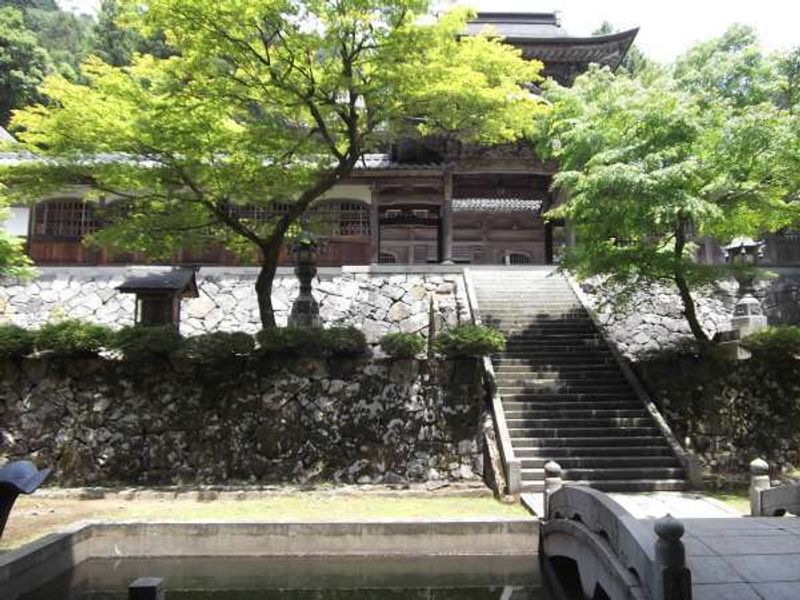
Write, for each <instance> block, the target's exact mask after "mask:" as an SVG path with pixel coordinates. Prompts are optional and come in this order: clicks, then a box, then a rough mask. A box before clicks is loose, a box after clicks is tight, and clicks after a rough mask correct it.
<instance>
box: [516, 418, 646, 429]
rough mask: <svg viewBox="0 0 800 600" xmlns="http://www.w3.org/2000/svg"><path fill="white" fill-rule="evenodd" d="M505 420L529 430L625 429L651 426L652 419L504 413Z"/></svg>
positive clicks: (517, 427) (518, 427)
mask: <svg viewBox="0 0 800 600" xmlns="http://www.w3.org/2000/svg"><path fill="white" fill-rule="evenodd" d="M506 422H507V423H508V427H509V429H520V428H527V429H528V430H529V431H531V432H533V431H539V430H541V429H548V430H551V429H552V430H556V431H558V430H560V429H562V428H572V427H584V428H586V427H588V428H592V429H594V428H599V427H621V428H624V429H625V430H626V431H627V430H628V429H629V428H652V427H653V420H652V419H651V418H650V417H649V416H635V417H588V418H586V417H566V418H563V417H555V418H554V417H547V418H538V417H527V416H512V415H509V414H506ZM570 430H571V429H570Z"/></svg>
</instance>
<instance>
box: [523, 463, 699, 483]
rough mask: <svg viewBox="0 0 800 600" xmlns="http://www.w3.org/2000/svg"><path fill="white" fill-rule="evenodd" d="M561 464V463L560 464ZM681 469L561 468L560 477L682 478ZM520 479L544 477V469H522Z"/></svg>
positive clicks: (587, 478)
mask: <svg viewBox="0 0 800 600" xmlns="http://www.w3.org/2000/svg"><path fill="white" fill-rule="evenodd" d="M562 466H563V465H562ZM684 477H685V473H684V472H683V469H681V468H677V467H652V468H648V467H645V468H640V467H628V468H616V469H614V468H610V469H604V468H598V469H581V468H578V469H563V470H562V473H561V478H562V479H563V480H565V481H608V480H619V479H623V480H624V479H629V480H637V479H639V480H641V479H658V480H664V479H683V478H684ZM522 479H523V481H525V480H530V479H544V469H536V468H534V469H526V468H523V469H522Z"/></svg>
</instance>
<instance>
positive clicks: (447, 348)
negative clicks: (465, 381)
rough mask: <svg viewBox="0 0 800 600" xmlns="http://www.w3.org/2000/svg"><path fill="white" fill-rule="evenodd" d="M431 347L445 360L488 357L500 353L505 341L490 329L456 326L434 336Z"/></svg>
mask: <svg viewBox="0 0 800 600" xmlns="http://www.w3.org/2000/svg"><path fill="white" fill-rule="evenodd" d="M433 347H434V350H436V352H438V353H439V354H442V355H444V356H446V357H447V358H467V357H477V356H488V355H489V354H495V353H497V352H502V351H503V350H504V349H505V347H506V339H505V337H504V336H503V334H502V333H500V332H499V331H497V330H496V329H492V328H491V327H485V326H483V325H456V326H455V327H451V328H450V329H446V330H445V331H443V332H442V333H440V334H439V335H438V336H436V339H435V340H434V342H433Z"/></svg>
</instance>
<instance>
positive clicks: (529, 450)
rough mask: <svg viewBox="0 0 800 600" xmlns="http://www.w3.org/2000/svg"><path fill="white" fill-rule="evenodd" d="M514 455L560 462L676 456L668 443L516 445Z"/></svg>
mask: <svg viewBox="0 0 800 600" xmlns="http://www.w3.org/2000/svg"><path fill="white" fill-rule="evenodd" d="M514 455H515V456H516V457H517V458H522V459H526V458H546V459H548V460H555V461H556V462H560V461H561V459H566V458H571V457H578V458H582V457H586V456H591V457H608V458H625V457H632V456H634V455H635V456H636V457H639V458H641V457H645V456H660V457H668V458H670V459H673V458H675V455H674V454H672V449H671V448H670V447H669V446H668V445H667V444H666V443H664V444H662V445H661V446H591V447H580V446H578V447H574V448H566V447H564V448H554V447H538V446H520V447H517V446H515V447H514Z"/></svg>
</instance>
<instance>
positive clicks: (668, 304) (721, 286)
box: [581, 269, 800, 361]
mask: <svg viewBox="0 0 800 600" xmlns="http://www.w3.org/2000/svg"><path fill="white" fill-rule="evenodd" d="M773 271H774V274H775V277H774V278H772V279H769V280H764V281H762V282H761V283H759V284H758V286H757V291H756V295H757V297H758V298H759V299H760V300H761V301H762V306H763V307H764V311H765V313H766V314H767V316H768V317H769V322H770V323H771V324H779V323H780V324H800V271H799V270H797V269H773ZM581 288H582V289H583V291H584V292H585V293H586V296H587V298H588V301H589V304H590V306H591V307H592V308H594V309H595V310H596V311H597V313H598V320H599V324H600V326H601V327H602V328H603V330H604V333H605V334H606V336H607V337H608V339H609V340H610V341H611V342H613V343H614V344H615V345H616V346H617V348H618V349H619V350H620V351H621V352H622V354H623V355H625V356H626V357H627V358H629V359H631V360H634V361H635V360H640V359H643V358H647V357H651V356H654V355H658V354H660V353H662V352H670V351H673V350H675V349H678V348H681V347H682V346H685V345H687V344H690V343H691V342H692V340H693V338H692V335H691V332H690V331H689V326H688V324H687V323H686V319H685V318H684V316H683V305H682V304H681V301H680V298H679V296H678V293H677V291H676V290H674V289H671V288H668V287H666V286H659V287H655V286H654V287H652V288H650V289H648V290H646V291H642V292H641V293H639V294H637V295H636V296H634V297H633V298H632V299H631V301H630V302H629V303H628V304H627V306H626V308H624V309H623V310H613V309H612V308H611V304H610V303H609V300H610V299H613V297H614V292H613V289H609V288H606V287H604V286H603V285H602V283H601V282H599V281H598V280H589V281H585V282H582V283H581ZM737 290H738V286H737V284H736V282H735V281H733V280H726V281H720V282H719V283H718V284H717V285H716V286H714V287H713V288H708V289H706V290H703V291H701V292H698V293H696V294H695V303H696V305H697V313H698V316H699V319H700V322H701V323H702V324H703V327H704V328H705V330H706V332H708V334H709V335H710V336H712V337H713V335H714V334H715V333H716V332H718V331H726V330H729V329H730V328H731V326H730V321H731V317H732V315H733V308H734V305H735V304H736V301H737V299H738V297H737Z"/></svg>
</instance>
